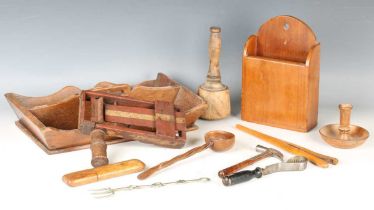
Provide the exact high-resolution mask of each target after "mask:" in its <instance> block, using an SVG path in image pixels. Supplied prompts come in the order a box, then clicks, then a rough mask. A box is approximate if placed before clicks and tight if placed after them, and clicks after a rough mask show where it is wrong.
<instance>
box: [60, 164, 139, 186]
mask: <svg viewBox="0 0 374 210" xmlns="http://www.w3.org/2000/svg"><path fill="white" fill-rule="evenodd" d="M144 167H145V164H144V163H143V162H142V161H140V160H137V159H133V160H127V161H123V162H119V163H115V164H109V165H105V166H100V167H97V168H92V169H87V170H83V171H77V172H73V173H70V174H66V175H64V176H63V177H62V179H63V181H64V182H65V183H66V184H67V185H69V186H71V187H76V186H80V185H85V184H90V183H94V182H98V181H101V180H105V179H110V178H113V177H118V176H123V175H127V174H132V173H136V172H140V171H142V170H144Z"/></svg>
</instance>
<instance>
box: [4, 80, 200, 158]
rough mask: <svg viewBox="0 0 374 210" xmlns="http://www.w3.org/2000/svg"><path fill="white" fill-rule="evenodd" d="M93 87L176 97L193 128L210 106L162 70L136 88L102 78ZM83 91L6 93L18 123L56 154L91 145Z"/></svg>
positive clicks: (69, 88)
mask: <svg viewBox="0 0 374 210" xmlns="http://www.w3.org/2000/svg"><path fill="white" fill-rule="evenodd" d="M92 90H97V91H105V92H110V93H114V94H118V95H128V96H131V97H134V98H139V99H147V100H166V99H167V100H174V101H175V104H176V105H178V106H179V107H180V108H181V109H182V110H183V111H185V112H186V122H187V126H188V127H189V128H190V129H191V128H194V127H193V126H194V122H195V121H196V120H197V119H198V118H199V117H200V115H202V114H203V113H204V112H205V110H206V108H207V105H206V103H205V101H204V100H203V99H201V98H200V97H199V96H197V95H196V94H194V93H193V92H192V91H190V90H188V89H187V88H185V87H183V86H181V85H179V84H178V83H176V82H175V81H173V80H170V79H169V78H168V77H167V76H165V75H163V74H159V75H158V77H157V79H156V80H152V81H146V82H144V83H141V84H139V85H137V86H135V87H134V88H133V90H131V86H130V85H127V84H113V83H110V82H100V83H98V84H97V85H96V86H95V87H94V88H93V89H92ZM80 93H81V90H80V89H79V88H77V87H74V86H67V87H64V88H63V89H61V90H59V91H57V92H56V93H54V94H52V95H49V96H43V97H27V96H22V95H18V94H15V93H7V94H5V97H6V98H7V100H8V102H9V104H10V106H11V107H12V109H13V110H14V112H15V113H16V115H17V117H18V118H19V120H18V121H17V122H16V125H17V126H18V127H19V128H20V129H21V130H22V131H23V132H24V133H25V134H26V135H28V136H29V137H30V138H31V139H32V140H33V141H34V142H35V143H36V144H37V145H38V146H39V147H40V148H41V149H42V150H43V151H45V152H46V153H47V154H57V153H61V152H69V151H74V150H79V149H84V148H89V142H90V137H89V135H84V134H82V133H81V132H80V131H79V130H78V112H79V95H80ZM145 93H151V94H145ZM147 95H148V96H147ZM151 96H153V97H154V98H151ZM124 141H128V140H123V139H120V138H119V137H118V136H115V135H114V134H113V135H112V134H110V133H109V135H108V137H107V139H106V142H107V143H108V144H113V143H119V142H124Z"/></svg>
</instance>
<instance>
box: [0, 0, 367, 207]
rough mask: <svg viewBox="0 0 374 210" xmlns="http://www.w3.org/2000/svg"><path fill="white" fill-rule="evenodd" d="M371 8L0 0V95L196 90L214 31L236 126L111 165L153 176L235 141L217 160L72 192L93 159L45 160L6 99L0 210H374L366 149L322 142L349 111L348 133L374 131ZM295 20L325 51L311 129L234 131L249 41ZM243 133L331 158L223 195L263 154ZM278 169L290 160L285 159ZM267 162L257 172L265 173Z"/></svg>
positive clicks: (142, 150) (338, 2)
mask: <svg viewBox="0 0 374 210" xmlns="http://www.w3.org/2000/svg"><path fill="white" fill-rule="evenodd" d="M373 8H374V2H373V1H371V0H357V1H349V0H331V1H307V0H300V1H295V0H284V1H277V0H273V1H270V0H263V1H258V0H230V1H218V0H206V1H182V0H159V1H148V0H144V1H138V0H125V1H115V0H112V1H103V0H65V1H58V0H0V73H1V74H0V93H1V94H4V93H6V92H15V93H19V94H22V95H26V96H44V95H48V94H51V93H53V92H55V91H57V90H59V89H60V88H62V87H64V86H66V85H75V86H77V87H80V88H82V89H87V88H90V87H92V86H93V85H94V84H96V83H97V82H100V81H104V80H106V81H111V82H115V83H128V84H136V83H139V82H141V81H144V80H149V79H154V78H155V77H156V74H157V72H164V73H166V74H167V75H168V76H170V77H171V78H172V79H175V80H177V81H178V82H180V83H182V84H184V85H186V86H187V87H190V88H191V89H193V90H196V89H197V87H198V85H199V84H201V83H203V82H204V79H205V76H206V72H207V68H208V64H209V59H208V52H207V51H208V50H207V46H208V38H209V30H208V29H209V27H210V26H213V25H218V26H221V28H222V53H221V59H220V62H221V73H222V78H223V82H224V83H225V84H227V85H228V86H229V87H230V90H231V94H232V97H231V99H232V105H233V113H232V114H233V116H232V117H230V118H228V119H225V120H221V121H213V122H207V121H198V122H197V124H198V125H199V126H200V129H199V130H198V131H193V132H190V133H188V142H187V145H186V146H185V147H184V148H183V149H175V150H173V149H165V148H160V147H156V146H152V145H145V144H141V143H137V142H131V143H123V144H117V145H111V146H109V147H108V154H109V159H110V161H111V162H119V161H123V160H127V159H132V158H138V159H141V160H142V161H144V162H145V163H146V164H147V166H153V165H155V164H157V163H159V162H160V161H164V160H167V159H169V158H171V157H173V156H175V155H177V154H180V153H182V152H185V151H187V150H188V149H191V148H192V147H194V146H198V145H201V144H202V143H203V136H204V133H205V132H207V131H209V130H215V129H222V130H227V131H231V132H233V133H235V135H236V139H237V143H236V145H235V147H234V148H233V149H232V150H230V151H227V152H225V153H215V152H213V151H209V150H208V151H205V152H203V153H201V154H199V155H196V156H194V157H191V158H190V159H188V160H185V161H183V162H180V163H178V164H176V165H174V166H172V167H170V168H168V169H166V170H164V171H162V172H160V173H158V174H156V175H155V176H152V177H151V178H150V179H147V180H145V181H138V180H137V179H136V175H135V174H134V175H129V176H124V177H121V178H116V179H112V180H107V181H104V182H101V183H96V184H92V185H87V186H83V187H77V188H70V187H68V186H66V185H65V184H64V183H63V182H62V181H61V177H62V176H63V175H64V174H66V173H69V172H72V171H77V170H82V169H86V168H89V167H90V157H91V154H90V151H89V150H82V151H77V152H71V153H65V154H58V155H51V156H48V155H46V154H45V153H44V152H43V151H42V150H40V149H39V148H38V147H37V146H36V145H35V144H34V143H33V142H32V141H31V140H30V139H28V137H26V136H25V135H24V134H23V133H22V132H21V131H19V129H18V128H17V127H16V126H15V125H14V121H16V120H17V118H16V116H15V114H14V113H13V111H12V110H11V108H10V107H9V105H8V104H7V102H6V100H5V98H2V99H1V100H0V108H1V110H0V116H1V117H0V160H1V169H0V209H26V208H32V209H36V208H37V209H52V208H53V209H64V210H66V209H70V208H81V209H124V208H126V209H138V208H140V209H151V208H152V209H159V208H165V209H195V208H196V209H198V208H200V209H204V208H205V209H208V208H209V209H213V208H215V209H233V208H277V209H278V208H279V209H300V208H302V209H313V210H315V209H327V208H331V209H373V205H372V203H373V195H372V189H374V188H373V187H374V181H373V178H374V170H373V162H374V150H373V149H374V145H373V141H372V138H369V140H368V141H367V142H366V143H365V144H364V145H362V146H361V147H359V148H356V149H352V150H341V149H335V148H332V147H330V146H329V145H327V144H326V143H324V141H323V140H322V139H321V138H320V137H319V134H318V130H319V128H321V127H322V126H323V125H326V124H329V123H337V122H338V120H339V119H338V118H339V112H338V108H337V106H338V104H339V103H352V104H353V105H354V109H353V112H352V123H353V124H357V125H361V126H363V127H365V128H367V129H368V130H369V132H372V131H373V125H374V120H373V116H374V112H373V109H372V107H373V101H374V100H373V98H374V97H373V94H372V91H373V89H374V83H373V78H374V74H373V72H374V71H373V69H374V63H373V57H374V52H373V50H372V49H373V48H374V39H373V37H374V30H373V29H374V27H373V26H374V13H373ZM282 14H289V15H293V16H296V17H298V18H300V19H302V20H304V21H305V22H306V23H308V24H309V25H310V26H311V28H312V29H313V30H314V32H315V33H316V35H317V38H318V40H319V41H320V42H321V80H320V111H319V121H318V126H317V128H315V129H314V130H312V131H310V132H308V133H298V132H292V131H287V130H282V129H276V128H270V127H266V126H261V125H255V124H251V123H246V122H241V121H240V117H239V116H240V114H239V113H240V91H241V82H240V81H241V54H242V48H243V44H244V43H245V41H246V39H247V37H248V36H249V35H250V34H254V33H256V31H257V29H258V28H259V27H260V25H261V24H262V23H264V22H265V21H266V20H268V19H269V18H271V17H274V16H277V15H282ZM238 122H240V123H242V124H244V125H247V126H249V127H251V128H254V129H258V130H260V131H263V132H265V133H268V134H270V135H273V136H275V137H279V138H282V139H285V140H287V141H291V142H294V143H297V144H299V145H302V146H305V147H307V148H309V149H312V150H314V151H316V152H320V153H323V154H327V155H330V156H334V157H337V158H338V159H339V161H340V163H339V164H338V165H337V166H331V167H330V168H328V169H321V168H317V167H315V166H314V165H311V164H310V165H309V166H308V168H307V170H305V171H303V172H290V173H278V174H273V175H269V176H266V177H263V178H261V179H258V180H252V181H251V182H248V183H245V184H241V185H237V186H233V187H224V186H223V185H222V184H221V182H220V180H219V179H218V177H217V176H216V174H217V171H218V170H220V169H222V168H224V167H226V166H229V165H232V164H233V163H236V162H239V161H242V160H244V159H245V158H248V157H251V156H253V155H256V154H257V153H256V152H255V151H254V148H255V146H256V145H257V144H263V145H264V146H270V145H268V144H266V143H263V142H261V141H260V140H258V139H255V138H254V137H251V136H249V135H246V134H244V133H242V132H240V131H237V130H236V129H235V128H234V125H235V124H236V123H238ZM284 154H285V155H286V157H290V154H288V153H286V152H285V153H284ZM274 161H276V160H275V159H268V160H266V161H263V162H261V163H259V164H258V166H265V165H267V164H270V163H273V162H274ZM204 176H207V177H210V178H211V179H212V181H211V182H210V183H202V184H190V185H181V186H171V187H167V188H162V189H147V190H138V191H132V192H120V193H118V194H117V195H115V196H114V197H113V198H110V199H105V200H96V199H93V198H92V196H91V195H90V194H89V192H88V190H89V189H93V188H101V187H107V186H110V187H119V186H126V185H129V184H151V183H153V182H159V181H173V180H178V179H193V178H198V177H204Z"/></svg>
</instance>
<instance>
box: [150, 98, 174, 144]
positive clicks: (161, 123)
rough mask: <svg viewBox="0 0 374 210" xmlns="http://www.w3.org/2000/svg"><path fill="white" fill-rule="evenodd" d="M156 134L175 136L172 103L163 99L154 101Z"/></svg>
mask: <svg viewBox="0 0 374 210" xmlns="http://www.w3.org/2000/svg"><path fill="white" fill-rule="evenodd" d="M155 116H156V134H157V135H163V136H170V137H175V134H176V130H175V111H174V104H172V103H170V102H165V101H156V102H155Z"/></svg>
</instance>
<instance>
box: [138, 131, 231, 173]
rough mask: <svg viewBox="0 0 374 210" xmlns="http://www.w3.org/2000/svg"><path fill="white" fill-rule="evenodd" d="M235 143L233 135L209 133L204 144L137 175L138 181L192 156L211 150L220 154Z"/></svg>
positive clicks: (224, 132)
mask: <svg viewBox="0 0 374 210" xmlns="http://www.w3.org/2000/svg"><path fill="white" fill-rule="evenodd" d="M234 143H235V135H234V134H232V133H230V132H226V131H220V130H217V131H210V132H208V133H206V134H205V144H203V145H201V146H199V147H195V148H193V149H191V150H189V151H187V152H185V153H183V154H181V155H178V156H176V157H174V158H172V159H170V160H168V161H165V162H162V163H160V164H158V165H156V166H154V167H152V168H150V169H148V170H146V171H144V172H143V173H141V174H139V175H138V179H140V180H143V179H146V178H148V177H149V176H151V175H152V174H154V173H156V172H157V171H159V170H161V169H163V168H166V167H168V166H171V165H172V164H174V163H176V162H178V161H180V160H184V159H186V158H188V157H191V156H192V155H194V154H197V153H199V152H202V151H204V150H206V149H207V148H211V149H212V150H213V151H215V152H222V151H226V150H229V149H231V148H232V146H233V145H234Z"/></svg>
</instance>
